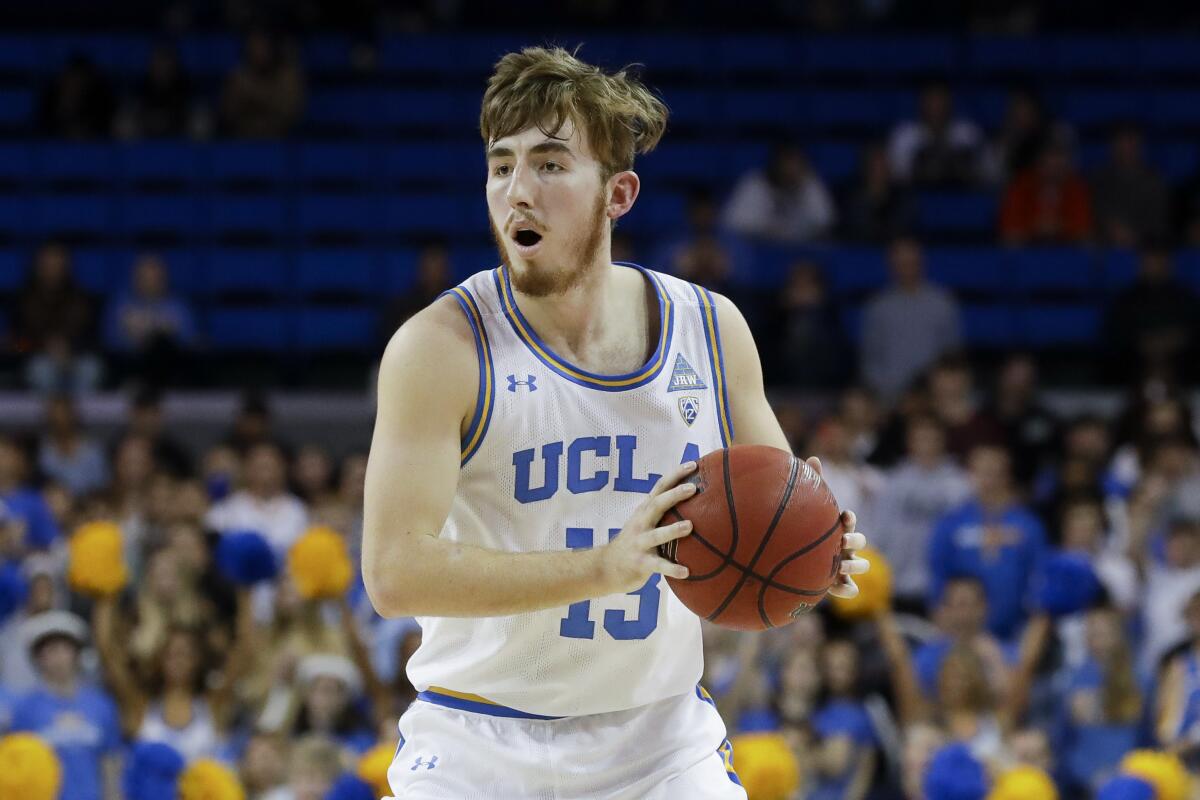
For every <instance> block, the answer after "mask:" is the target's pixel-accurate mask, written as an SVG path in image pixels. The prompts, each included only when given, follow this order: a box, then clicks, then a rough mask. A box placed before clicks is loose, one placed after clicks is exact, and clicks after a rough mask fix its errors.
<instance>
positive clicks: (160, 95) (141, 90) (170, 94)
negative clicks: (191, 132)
mask: <svg viewBox="0 0 1200 800" xmlns="http://www.w3.org/2000/svg"><path fill="white" fill-rule="evenodd" d="M191 114H192V81H191V79H190V78H189V77H188V75H187V73H186V72H184V71H183V67H182V66H181V65H180V63H179V53H178V52H177V51H176V50H175V48H174V47H171V46H169V45H166V44H160V45H158V46H157V47H155V48H154V50H153V51H152V52H151V53H150V65H149V68H148V69H147V71H146V77H145V78H143V79H142V82H141V85H140V86H139V87H138V92H137V131H138V134H139V135H140V136H144V137H146V138H151V139H157V138H164V137H181V136H185V135H187V132H188V125H189V122H190V120H191Z"/></svg>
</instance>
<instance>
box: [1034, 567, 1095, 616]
mask: <svg viewBox="0 0 1200 800" xmlns="http://www.w3.org/2000/svg"><path fill="white" fill-rule="evenodd" d="M1102 591H1103V590H1102V589H1101V587H1100V579H1099V578H1097V577H1096V572H1095V570H1093V569H1092V565H1091V562H1089V561H1088V560H1087V558H1086V557H1085V556H1082V555H1079V554H1077V553H1056V554H1054V555H1052V556H1050V558H1048V559H1047V560H1046V564H1045V567H1044V568H1043V570H1042V575H1041V577H1040V578H1039V582H1038V592H1037V605H1038V608H1040V609H1041V610H1043V611H1045V612H1046V613H1047V614H1050V615H1051V616H1053V617H1062V616H1066V615H1067V614H1075V613H1078V612H1080V611H1083V610H1084V609H1086V608H1089V607H1091V606H1092V605H1093V604H1095V602H1096V601H1097V600H1099V599H1100V595H1101V593H1102Z"/></svg>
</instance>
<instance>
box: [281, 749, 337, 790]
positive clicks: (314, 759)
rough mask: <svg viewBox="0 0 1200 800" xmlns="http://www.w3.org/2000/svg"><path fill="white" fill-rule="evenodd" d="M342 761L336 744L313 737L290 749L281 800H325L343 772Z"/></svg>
mask: <svg viewBox="0 0 1200 800" xmlns="http://www.w3.org/2000/svg"><path fill="white" fill-rule="evenodd" d="M344 763H345V759H344V757H343V753H342V752H341V751H340V750H339V748H338V746H337V744H336V743H335V742H332V741H330V740H329V739H328V738H327V737H324V736H320V735H317V734H314V735H312V736H305V737H304V738H303V739H300V740H299V741H297V742H296V744H295V745H294V746H293V747H292V755H291V759H290V762H289V764H288V774H287V787H288V790H287V793H286V794H283V795H281V796H280V800H324V798H325V797H327V796H328V795H329V790H330V788H331V787H332V786H333V784H334V781H336V780H337V777H338V776H339V775H341V774H342V772H343V771H344V767H343V764H344Z"/></svg>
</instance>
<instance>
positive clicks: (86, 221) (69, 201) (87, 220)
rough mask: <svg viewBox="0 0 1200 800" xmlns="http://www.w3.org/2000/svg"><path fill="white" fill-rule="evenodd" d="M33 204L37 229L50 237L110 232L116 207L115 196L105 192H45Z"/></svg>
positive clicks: (101, 234)
mask: <svg viewBox="0 0 1200 800" xmlns="http://www.w3.org/2000/svg"><path fill="white" fill-rule="evenodd" d="M33 206H34V218H35V223H34V226H35V229H36V230H37V232H38V233H39V234H40V235H50V236H73V235H85V236H97V237H98V236H103V235H105V234H108V233H111V231H112V228H113V219H114V217H115V210H116V209H115V204H114V203H113V201H112V197H110V196H109V195H104V194H54V195H42V196H40V197H38V198H36V199H35V200H34V202H33Z"/></svg>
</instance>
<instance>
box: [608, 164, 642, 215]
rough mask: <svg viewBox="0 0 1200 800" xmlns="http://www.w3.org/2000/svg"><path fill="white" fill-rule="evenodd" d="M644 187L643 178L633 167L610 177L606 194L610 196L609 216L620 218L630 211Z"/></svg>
mask: <svg viewBox="0 0 1200 800" xmlns="http://www.w3.org/2000/svg"><path fill="white" fill-rule="evenodd" d="M641 188H642V179H641V178H639V177H638V174H637V173H636V172H634V171H633V170H631V169H627V170H625V171H624V172H618V173H617V174H616V175H613V176H612V177H611V178H609V179H608V186H607V188H606V192H605V196H606V197H607V198H608V208H607V212H608V218H609V219H619V218H621V217H623V216H625V215H626V214H628V213H629V209H631V208H633V202H634V201H635V200H637V196H638V192H639V191H640V190H641Z"/></svg>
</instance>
